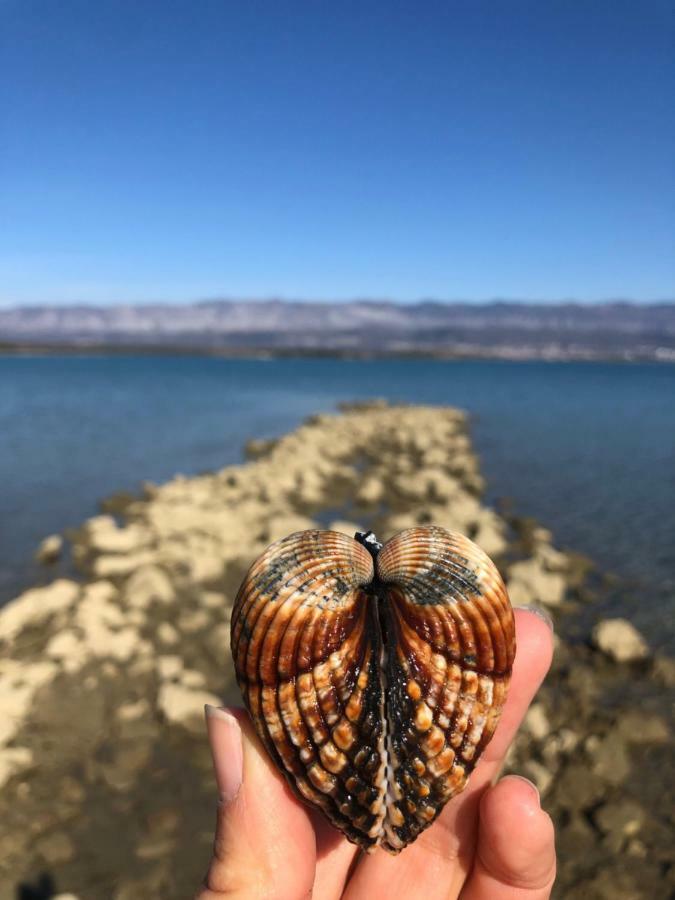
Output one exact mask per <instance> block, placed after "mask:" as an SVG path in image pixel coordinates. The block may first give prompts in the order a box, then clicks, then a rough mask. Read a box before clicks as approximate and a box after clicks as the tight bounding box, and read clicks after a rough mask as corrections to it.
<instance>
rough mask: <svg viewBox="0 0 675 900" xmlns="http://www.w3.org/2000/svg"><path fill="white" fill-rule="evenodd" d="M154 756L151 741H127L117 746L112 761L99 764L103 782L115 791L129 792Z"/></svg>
mask: <svg viewBox="0 0 675 900" xmlns="http://www.w3.org/2000/svg"><path fill="white" fill-rule="evenodd" d="M151 756H152V744H151V743H150V742H149V741H140V740H137V739H134V740H125V741H121V742H118V743H116V744H115V746H114V749H113V752H112V756H111V758H110V759H107V760H104V761H103V762H101V763H99V771H100V773H101V775H102V776H103V780H104V781H105V783H106V784H107V785H108V787H110V788H112V789H113V790H114V791H119V792H120V793H121V792H126V791H129V790H130V789H131V788H132V787H133V786H134V784H135V782H136V779H137V778H138V775H139V773H140V772H141V771H142V770H143V769H145V768H146V767H147V765H148V763H149V762H150V758H151Z"/></svg>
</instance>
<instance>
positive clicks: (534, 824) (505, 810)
mask: <svg viewBox="0 0 675 900" xmlns="http://www.w3.org/2000/svg"><path fill="white" fill-rule="evenodd" d="M554 880H555V836H554V831H553V823H552V822H551V819H550V817H549V816H548V814H547V813H545V812H544V811H543V810H542V808H541V806H540V805H539V792H538V791H537V789H536V787H535V786H534V785H533V784H531V782H529V781H527V780H526V779H524V778H520V777H519V776H517V775H509V776H507V777H506V778H503V779H502V780H501V781H500V782H499V783H498V784H497V785H495V786H494V787H492V788H490V789H489V790H487V791H486V792H485V794H484V795H483V797H482V798H481V802H480V814H479V826H478V844H477V849H476V855H475V861H474V866H473V869H472V871H471V874H470V875H469V878H468V880H467V882H466V884H465V886H464V889H463V890H462V893H461V895H460V897H461V900H548V898H549V897H550V895H551V889H552V887H553V882H554Z"/></svg>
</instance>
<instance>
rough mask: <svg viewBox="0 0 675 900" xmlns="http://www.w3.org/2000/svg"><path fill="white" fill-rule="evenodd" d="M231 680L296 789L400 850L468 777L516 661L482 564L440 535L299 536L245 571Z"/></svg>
mask: <svg viewBox="0 0 675 900" xmlns="http://www.w3.org/2000/svg"><path fill="white" fill-rule="evenodd" d="M232 654H233V657H234V663H235V669H236V673H237V680H238V682H239V686H240V688H241V691H242V694H243V696H244V700H245V702H246V705H247V707H248V709H249V712H250V714H251V717H252V719H253V722H254V724H255V727H256V730H257V732H258V734H259V736H260V738H261V739H262V741H263V743H264V744H265V746H266V748H267V750H268V752H269V753H270V754H271V756H272V758H273V759H274V760H275V762H276V763H277V765H278V766H279V768H280V769H281V771H282V772H283V773H284V774H285V775H286V778H287V779H288V782H289V784H290V786H291V788H293V790H294V791H295V793H296V794H297V795H298V796H299V797H301V798H302V799H303V800H305V801H307V802H308V803H309V804H311V805H313V806H315V807H318V808H319V809H321V810H322V811H323V812H324V814H325V815H326V816H327V817H328V819H329V820H330V821H331V822H332V823H333V825H335V826H336V827H337V828H339V829H340V830H341V831H342V832H343V833H344V834H345V835H346V836H347V838H349V840H351V841H353V842H354V843H356V844H358V845H359V846H360V847H362V848H363V849H365V850H373V849H374V848H375V847H377V846H382V847H383V848H384V849H385V850H388V851H389V852H391V853H398V852H399V851H400V850H401V849H403V848H404V847H405V846H406V845H407V844H409V843H411V841H414V840H415V838H416V837H417V835H418V834H419V833H420V832H421V831H423V830H424V829H425V828H427V827H428V826H429V825H430V824H431V823H432V822H433V821H434V819H435V818H436V816H438V814H439V813H440V811H441V810H442V808H443V806H444V804H445V803H446V801H447V800H449V799H450V798H451V797H453V796H454V795H455V794H457V793H458V792H459V791H461V790H462V789H463V788H464V786H465V785H466V783H467V779H468V777H469V775H470V774H471V771H472V770H473V768H474V766H475V765H476V762H477V761H478V758H479V756H480V754H481V752H482V751H483V750H484V748H485V746H486V745H487V744H488V742H489V740H490V738H491V737H492V734H493V733H494V730H495V727H496V726H497V722H498V721H499V716H500V713H501V710H502V707H503V705H504V702H505V700H506V695H507V691H508V685H509V679H510V675H511V667H512V664H513V658H514V654H515V633H514V622H513V612H512V609H511V605H510V603H509V599H508V596H507V593H506V589H505V587H504V583H503V581H502V579H501V577H500V575H499V573H498V571H497V569H496V567H495V566H494V564H493V563H492V562H491V560H490V559H489V558H488V557H487V556H486V554H485V553H484V552H483V551H482V550H481V549H480V548H479V547H477V546H476V545H475V544H473V543H472V542H471V541H470V540H469V539H468V538H466V537H464V536H462V535H460V534H455V533H451V532H448V531H446V530H445V529H443V528H439V527H436V526H419V527H416V528H410V529H407V530H406V531H402V532H400V533H399V534H397V535H396V536H395V537H393V538H392V539H391V540H389V541H388V542H387V543H386V544H385V545H384V546H382V545H380V544H378V543H376V542H375V540H374V536H372V535H371V534H370V533H368V535H361V534H357V535H356V538H350V537H348V536H347V535H344V534H340V533H338V532H333V531H302V532H297V533H296V534H291V535H290V536H289V537H287V538H284V539H283V540H280V541H277V542H276V543H274V544H272V545H271V546H270V547H268V548H267V550H266V551H265V552H264V553H263V554H262V555H261V556H260V557H259V559H258V560H257V561H256V562H255V563H254V564H253V565H252V566H251V568H250V570H249V572H248V574H247V575H246V578H245V579H244V582H243V584H242V586H241V588H240V590H239V593H238V595H237V599H236V602H235V606H234V610H233V614H232Z"/></svg>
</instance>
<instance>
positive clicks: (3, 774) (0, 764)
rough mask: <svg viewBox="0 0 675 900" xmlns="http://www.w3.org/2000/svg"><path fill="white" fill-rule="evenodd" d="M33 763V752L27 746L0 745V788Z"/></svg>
mask: <svg viewBox="0 0 675 900" xmlns="http://www.w3.org/2000/svg"><path fill="white" fill-rule="evenodd" d="M32 763H33V753H32V751H31V750H29V749H28V747H0V788H2V787H4V786H5V784H6V783H7V782H8V781H9V779H10V778H12V776H13V775H16V774H17V772H22V771H23V770H24V769H28V768H29V767H30V766H31V765H32Z"/></svg>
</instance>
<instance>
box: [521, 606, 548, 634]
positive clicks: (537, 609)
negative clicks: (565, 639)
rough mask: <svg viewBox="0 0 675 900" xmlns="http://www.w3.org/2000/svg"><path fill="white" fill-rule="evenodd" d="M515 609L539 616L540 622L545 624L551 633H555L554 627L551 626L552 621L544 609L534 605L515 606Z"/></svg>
mask: <svg viewBox="0 0 675 900" xmlns="http://www.w3.org/2000/svg"><path fill="white" fill-rule="evenodd" d="M515 609H524V610H525V612H531V613H534V614H535V616H539V618H540V619H541V620H542V622H546V624H547V625H548V627H549V628H550V629H551V631H555V627H554V625H553V619H552V618H551V615H550V613H549V612H548V610H547V609H544V607H543V606H535V604H534V603H532V604H530V605H527V606H516V607H515Z"/></svg>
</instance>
